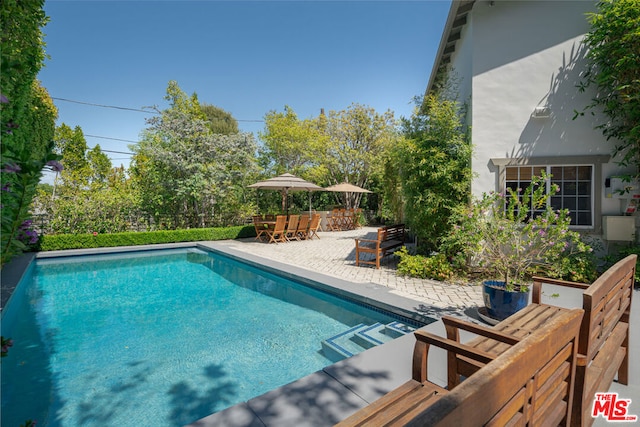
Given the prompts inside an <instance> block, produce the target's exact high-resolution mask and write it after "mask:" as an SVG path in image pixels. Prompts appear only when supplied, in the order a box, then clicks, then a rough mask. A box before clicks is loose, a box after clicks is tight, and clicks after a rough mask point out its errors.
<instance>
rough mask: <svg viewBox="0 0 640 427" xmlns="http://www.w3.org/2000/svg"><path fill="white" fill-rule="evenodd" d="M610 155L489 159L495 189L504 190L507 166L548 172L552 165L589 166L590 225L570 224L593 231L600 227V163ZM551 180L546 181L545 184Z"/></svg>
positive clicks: (607, 159) (575, 227) (573, 227)
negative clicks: (494, 177)
mask: <svg viewBox="0 0 640 427" xmlns="http://www.w3.org/2000/svg"><path fill="white" fill-rule="evenodd" d="M610 158H611V156H609V155H598V156H564V157H528V158H521V159H518V158H504V159H499V158H497V159H491V163H492V164H493V166H494V167H496V168H497V172H498V175H497V183H496V186H497V191H499V192H505V191H506V170H507V167H508V166H516V167H519V166H529V167H532V166H533V167H543V168H545V170H546V171H547V172H548V173H549V174H550V172H551V168H552V167H558V166H565V167H575V166H591V167H592V176H591V225H571V226H570V228H572V229H574V230H585V231H594V230H600V229H601V228H602V215H601V212H602V188H603V179H602V164H604V163H608V162H609V160H610ZM550 185H551V181H547V186H550Z"/></svg>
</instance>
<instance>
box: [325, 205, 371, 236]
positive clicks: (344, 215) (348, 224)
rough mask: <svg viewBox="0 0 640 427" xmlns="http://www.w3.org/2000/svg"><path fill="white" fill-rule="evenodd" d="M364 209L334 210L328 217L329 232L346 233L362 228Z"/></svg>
mask: <svg viewBox="0 0 640 427" xmlns="http://www.w3.org/2000/svg"><path fill="white" fill-rule="evenodd" d="M361 214H362V209H359V208H358V209H337V208H336V209H333V210H332V211H331V213H330V214H329V215H327V227H328V230H327V231H345V230H355V229H356V228H360V227H361V226H362V225H361V224H360V215H361Z"/></svg>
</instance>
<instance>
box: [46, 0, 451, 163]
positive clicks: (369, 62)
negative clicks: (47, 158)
mask: <svg viewBox="0 0 640 427" xmlns="http://www.w3.org/2000/svg"><path fill="white" fill-rule="evenodd" d="M449 5H450V1H449V0H446V1H434V0H431V1H371V2H370V1H86V0H85V1H56V0H47V1H46V3H45V12H46V13H47V15H48V16H49V17H50V22H49V24H48V25H47V26H46V27H45V28H44V30H43V31H44V33H45V42H46V44H47V46H46V52H47V54H48V55H49V56H50V59H48V60H47V61H46V62H45V67H44V68H43V69H42V70H41V71H40V74H39V76H38V78H39V79H40V80H41V81H42V84H43V85H44V87H46V88H47V90H48V91H49V94H50V95H51V96H52V97H54V102H55V104H56V106H57V107H58V110H59V119H58V124H61V123H63V122H64V123H66V124H67V125H69V126H71V127H75V126H80V127H81V128H82V130H83V132H84V133H85V135H87V142H88V144H89V147H93V146H94V145H96V144H100V146H101V147H102V148H103V149H105V150H113V151H125V152H127V151H129V149H128V145H129V144H130V143H128V142H123V141H114V140H108V139H100V138H95V137H90V136H88V135H95V136H100V137H107V138H116V139H124V140H131V141H137V140H138V137H139V135H140V132H141V131H142V130H143V129H144V128H145V126H146V124H145V118H147V117H150V114H146V113H141V112H135V111H128V110H119V109H113V108H101V107H95V106H90V105H84V104H77V103H71V102H66V101H62V100H59V99H55V98H63V99H68V100H73V101H80V102H86V103H90V104H100V105H109V106H117V107H125V108H133V109H141V108H143V107H146V106H152V105H156V106H158V107H160V108H165V107H166V106H167V105H166V102H165V101H164V99H163V98H164V95H165V92H166V88H167V83H168V82H169V80H176V81H177V82H178V84H179V85H180V87H181V88H182V90H184V91H185V92H186V93H188V94H191V93H193V92H196V93H197V94H198V98H199V99H200V101H201V102H206V103H209V104H213V105H216V106H218V107H220V108H223V109H224V110H226V111H228V112H230V113H231V114H232V115H233V116H234V117H235V118H236V119H238V120H239V125H240V128H241V130H243V131H247V132H253V133H255V134H256V137H257V133H258V132H259V131H261V130H262V129H263V123H261V122H259V121H260V120H262V119H263V118H264V115H265V114H266V113H267V112H269V111H271V110H277V111H282V110H283V109H284V106H285V105H289V106H290V107H292V108H293V109H294V111H295V112H296V113H297V114H298V116H299V117H300V118H302V119H304V118H309V117H314V116H317V115H318V114H319V112H320V109H321V108H324V109H325V111H327V112H328V111H330V110H343V109H346V108H347V107H348V106H349V105H350V104H352V103H360V104H364V105H368V106H370V107H373V108H375V109H376V110H377V111H379V112H383V111H386V110H387V109H390V110H392V111H394V112H395V114H396V117H400V116H405V117H408V116H410V115H411V112H412V109H413V105H412V98H413V97H414V96H416V95H420V94H422V93H423V92H424V91H425V89H426V85H427V82H428V79H429V75H430V73H431V68H432V66H433V61H434V57H435V54H436V52H437V48H438V44H439V42H440V37H441V33H442V29H443V27H444V24H445V20H446V16H447V13H448V10H449ZM107 154H108V155H109V156H110V158H112V160H113V163H114V165H115V166H117V165H120V164H121V163H122V164H124V165H125V167H127V166H128V163H129V156H127V155H122V154H115V153H107Z"/></svg>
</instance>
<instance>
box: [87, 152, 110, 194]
mask: <svg viewBox="0 0 640 427" xmlns="http://www.w3.org/2000/svg"><path fill="white" fill-rule="evenodd" d="M87 163H88V165H89V171H90V172H89V173H90V175H89V180H90V181H91V184H94V185H98V186H101V185H105V184H107V179H108V178H109V176H110V175H111V173H112V170H111V159H109V157H108V156H107V155H106V154H104V153H103V152H102V149H101V148H100V144H96V146H95V147H93V148H92V149H90V150H89V151H87Z"/></svg>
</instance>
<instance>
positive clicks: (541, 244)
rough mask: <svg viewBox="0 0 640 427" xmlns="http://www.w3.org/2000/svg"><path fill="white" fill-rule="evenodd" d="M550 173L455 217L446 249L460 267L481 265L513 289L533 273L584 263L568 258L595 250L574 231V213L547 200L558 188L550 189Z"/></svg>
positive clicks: (560, 272)
mask: <svg viewBox="0 0 640 427" xmlns="http://www.w3.org/2000/svg"><path fill="white" fill-rule="evenodd" d="M547 181H548V176H547V175H546V174H544V173H543V174H542V175H541V176H539V177H534V178H533V179H532V181H531V185H530V186H529V187H527V188H526V189H525V190H524V192H521V190H520V189H519V192H516V191H514V190H513V189H511V188H509V189H508V190H509V192H508V194H507V195H503V194H498V193H490V194H486V193H485V194H484V196H483V198H482V199H481V200H476V201H474V203H473V204H472V205H471V206H469V207H468V208H467V209H464V210H462V211H461V212H460V214H459V216H458V217H457V218H454V224H455V225H454V227H453V229H452V232H451V234H450V235H449V236H448V237H447V238H446V239H445V244H444V245H443V248H444V249H446V250H447V253H449V254H452V255H454V257H455V258H456V261H457V263H458V265H459V263H460V261H461V260H464V261H466V264H467V266H468V267H470V266H474V265H478V266H480V267H483V268H485V269H487V270H488V271H489V272H490V273H492V274H495V275H497V277H498V280H503V281H504V282H505V283H506V284H507V288H510V287H513V286H514V285H523V284H525V282H526V281H527V280H528V278H529V276H531V275H533V274H543V275H546V276H555V277H564V276H565V275H566V274H567V273H568V272H567V270H566V269H567V268H572V267H574V266H575V262H578V263H579V262H581V261H580V260H581V258H574V259H575V260H576V261H575V262H571V261H569V262H566V261H565V258H567V257H571V256H576V254H585V253H589V252H591V248H590V247H589V245H587V244H586V243H584V242H583V241H582V240H581V239H580V235H579V234H578V233H577V232H575V231H570V230H569V223H570V222H571V218H570V217H569V211H568V210H566V209H564V210H560V211H557V212H556V211H554V210H553V209H552V208H551V207H550V205H549V204H548V203H547V201H548V199H549V198H550V197H552V196H553V195H554V194H555V193H556V191H557V190H558V189H557V188H556V186H554V185H552V186H551V187H550V188H547V185H546V184H547Z"/></svg>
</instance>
